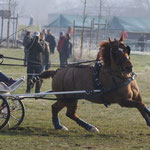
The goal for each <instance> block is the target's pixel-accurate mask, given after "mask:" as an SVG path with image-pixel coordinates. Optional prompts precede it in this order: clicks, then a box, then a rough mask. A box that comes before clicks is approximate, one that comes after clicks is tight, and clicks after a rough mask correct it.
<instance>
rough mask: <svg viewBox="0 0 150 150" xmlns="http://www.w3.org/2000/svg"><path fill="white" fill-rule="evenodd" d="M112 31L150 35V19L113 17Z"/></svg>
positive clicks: (110, 24)
mask: <svg viewBox="0 0 150 150" xmlns="http://www.w3.org/2000/svg"><path fill="white" fill-rule="evenodd" d="M108 28H109V29H110V30H125V31H127V32H133V33H150V18H139V17H113V18H112V19H111V21H110V22H109V26H108Z"/></svg>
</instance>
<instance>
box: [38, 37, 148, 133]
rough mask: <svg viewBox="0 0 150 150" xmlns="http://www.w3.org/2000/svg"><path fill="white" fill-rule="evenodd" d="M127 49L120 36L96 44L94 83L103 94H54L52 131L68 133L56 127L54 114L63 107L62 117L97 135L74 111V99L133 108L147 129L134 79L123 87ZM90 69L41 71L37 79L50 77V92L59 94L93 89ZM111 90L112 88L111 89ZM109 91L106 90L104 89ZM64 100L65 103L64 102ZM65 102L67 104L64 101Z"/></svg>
mask: <svg viewBox="0 0 150 150" xmlns="http://www.w3.org/2000/svg"><path fill="white" fill-rule="evenodd" d="M129 55H130V47H129V46H127V45H125V44H124V41H123V37H121V38H120V40H116V39H115V40H114V41H111V40H110V39H109V41H104V42H102V43H100V59H101V61H102V66H101V67H100V70H99V71H98V80H99V83H100V85H101V89H104V91H107V92H103V94H101V93H93V94H91V95H89V96H87V94H67V95H65V94H62V95H56V97H57V98H58V99H59V100H58V101H57V102H55V103H54V104H53V105H52V121H53V125H54V127H55V129H63V130H68V129H67V128H66V127H65V126H62V125H61V124H60V120H59V117H58V113H59V112H60V111H61V110H62V109H63V108H64V107H66V108H67V112H66V116H67V117H69V118H71V119H73V120H74V121H75V122H76V123H77V124H79V125H80V126H82V127H83V128H85V129H86V130H88V131H92V132H98V129H97V128H96V127H94V126H92V125H90V124H88V123H86V122H85V121H83V120H82V119H80V118H79V117H78V116H77V114H76V112H77V102H78V101H77V100H78V99H79V98H84V99H86V100H88V101H91V102H94V103H99V104H105V105H110V104H113V103H117V104H119V105H120V106H122V107H129V108H133V107H134V108H137V109H138V110H139V111H140V113H141V115H142V116H143V118H144V119H145V121H146V123H147V125H148V126H150V110H149V109H148V108H147V107H146V106H145V104H144V103H143V102H142V98H141V95H140V92H139V89H138V86H137V83H136V81H135V80H131V81H130V82H127V84H125V83H126V82H125V81H129V79H131V73H132V67H133V66H132V63H131V61H130V57H129ZM93 74H94V67H93V66H83V65H81V66H74V67H72V66H68V67H66V68H60V69H58V70H57V71H46V72H43V73H42V74H41V75H40V77H41V78H48V77H52V79H53V80H52V89H53V91H55V92H59V91H79V90H94V89H95V86H94V83H93V82H94V81H93ZM114 87H115V88H114ZM108 89H109V90H108ZM65 99H66V101H65ZM67 100H68V101H69V102H68V101H67Z"/></svg>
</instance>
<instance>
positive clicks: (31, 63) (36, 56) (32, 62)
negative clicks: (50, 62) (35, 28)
mask: <svg viewBox="0 0 150 150" xmlns="http://www.w3.org/2000/svg"><path fill="white" fill-rule="evenodd" d="M27 48H28V49H29V56H28V66H27V74H28V76H27V90H26V92H27V93H30V90H31V88H32V85H31V84H30V81H31V79H32V78H33V75H34V76H35V77H36V76H37V75H39V74H40V73H41V72H42V62H43V59H42V53H43V51H44V48H43V46H42V44H41V42H40V39H39V33H37V32H35V33H34V36H33V39H32V40H31V42H30V44H29V45H28V47H27ZM41 84H42V81H41V80H38V81H37V82H36V87H35V93H39V92H40V88H41Z"/></svg>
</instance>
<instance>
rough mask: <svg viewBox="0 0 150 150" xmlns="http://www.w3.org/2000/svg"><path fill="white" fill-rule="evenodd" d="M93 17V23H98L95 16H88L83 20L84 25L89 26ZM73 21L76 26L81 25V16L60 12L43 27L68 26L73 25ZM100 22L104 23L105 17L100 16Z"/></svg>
mask: <svg viewBox="0 0 150 150" xmlns="http://www.w3.org/2000/svg"><path fill="white" fill-rule="evenodd" d="M93 19H94V22H95V24H98V17H97V16H88V17H87V18H86V21H85V27H91V21H92V20H93ZM74 21H75V24H76V26H82V24H83V16H80V15H62V14H60V15H59V16H58V17H57V18H56V19H55V20H54V21H53V22H51V23H50V24H49V25H47V26H45V27H47V28H48V27H59V28H68V27H69V26H71V27H73V22H74ZM100 23H101V24H105V18H104V17H101V20H100Z"/></svg>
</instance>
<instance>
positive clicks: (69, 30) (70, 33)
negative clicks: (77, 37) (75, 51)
mask: <svg viewBox="0 0 150 150" xmlns="http://www.w3.org/2000/svg"><path fill="white" fill-rule="evenodd" d="M67 33H68V34H69V35H70V36H72V33H73V30H72V28H71V27H69V28H68V31H67Z"/></svg>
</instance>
